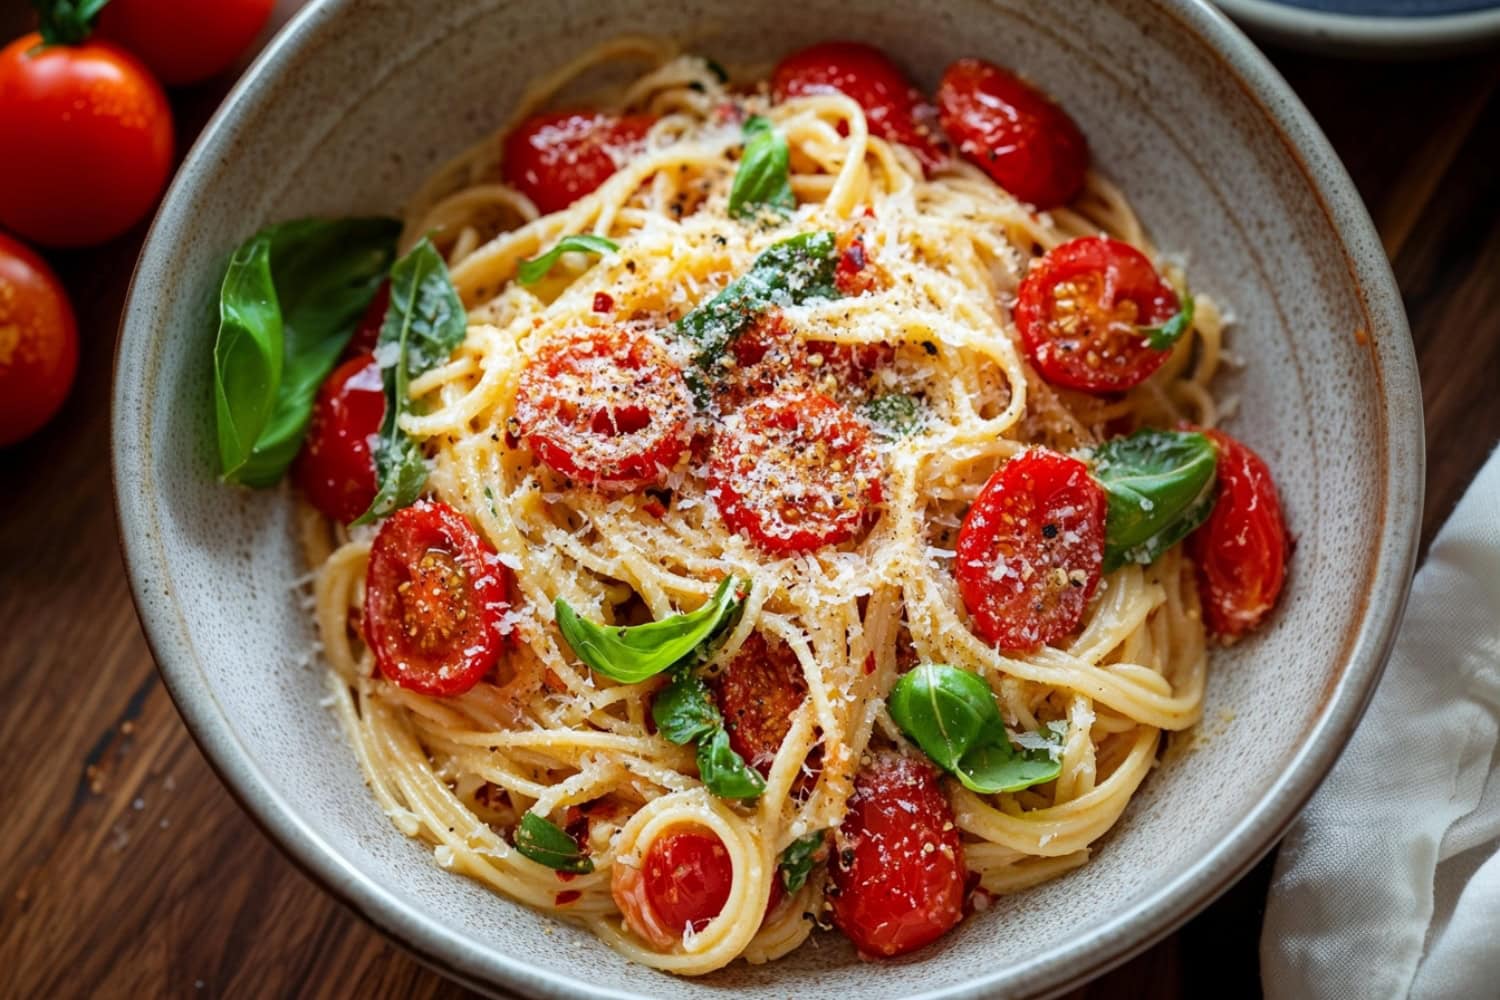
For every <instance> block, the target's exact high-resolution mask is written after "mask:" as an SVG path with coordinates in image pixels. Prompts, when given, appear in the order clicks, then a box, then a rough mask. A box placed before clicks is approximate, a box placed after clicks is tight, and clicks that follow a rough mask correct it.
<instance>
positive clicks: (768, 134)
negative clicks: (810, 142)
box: [729, 115, 797, 219]
mask: <svg viewBox="0 0 1500 1000" xmlns="http://www.w3.org/2000/svg"><path fill="white" fill-rule="evenodd" d="M787 162H788V151H787V145H786V135H785V134H783V133H782V131H781V130H780V129H778V128H777V127H776V126H775V125H773V124H771V119H769V118H766V117H765V116H763V115H751V116H750V117H749V118H747V119H746V120H745V153H744V155H743V156H741V157H740V165H739V169H737V170H736V171H735V172H734V183H733V184H731V185H730V188H729V215H730V217H731V218H735V219H750V218H755V217H756V216H758V215H760V214H761V213H762V212H771V213H773V214H775V215H779V216H786V215H787V214H788V213H790V212H791V210H792V209H794V208H796V207H797V199H796V197H795V196H794V195H793V194H792V177H791V173H790V169H789V168H788V166H787Z"/></svg>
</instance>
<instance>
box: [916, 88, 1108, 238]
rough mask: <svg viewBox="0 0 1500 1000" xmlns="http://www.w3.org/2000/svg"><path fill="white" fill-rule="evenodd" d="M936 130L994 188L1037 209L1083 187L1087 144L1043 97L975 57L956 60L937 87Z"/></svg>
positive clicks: (1052, 205)
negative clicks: (938, 122) (944, 133)
mask: <svg viewBox="0 0 1500 1000" xmlns="http://www.w3.org/2000/svg"><path fill="white" fill-rule="evenodd" d="M937 97H938V113H939V115H940V117H941V118H942V122H943V128H944V129H945V130H946V131H947V133H948V135H949V136H950V137H951V138H952V139H953V141H954V142H955V143H956V144H957V145H958V151H959V152H960V153H962V154H963V155H964V157H965V158H966V159H968V160H969V161H971V162H973V163H975V164H977V165H978V167H979V168H980V169H981V170H983V171H984V172H985V173H987V174H989V175H990V178H991V179H992V180H994V182H995V183H996V184H999V185H1000V186H1001V187H1003V188H1005V190H1007V191H1009V192H1010V193H1011V194H1013V195H1015V196H1016V197H1017V198H1019V199H1020V200H1022V201H1024V202H1029V203H1030V204H1032V205H1035V206H1036V207H1037V208H1039V209H1043V210H1046V209H1049V208H1056V207H1058V206H1059V205H1066V204H1067V203H1068V202H1070V201H1072V200H1073V199H1074V198H1075V197H1076V196H1077V194H1078V192H1079V191H1081V190H1082V189H1083V180H1084V174H1085V172H1086V171H1087V170H1088V165H1089V146H1088V142H1087V140H1085V139H1084V137H1083V132H1082V131H1080V130H1079V128H1078V125H1077V123H1075V122H1074V121H1073V119H1072V118H1070V117H1069V116H1068V113H1067V112H1066V111H1064V110H1063V109H1062V108H1060V107H1058V106H1057V105H1056V104H1055V103H1054V102H1053V101H1052V99H1051V98H1050V97H1048V96H1047V95H1046V94H1044V93H1042V92H1041V91H1040V90H1037V89H1036V88H1035V87H1033V86H1032V85H1031V84H1029V83H1027V82H1026V81H1025V80H1022V79H1021V78H1020V77H1018V76H1016V75H1015V74H1014V73H1012V72H1010V71H1009V70H1006V69H1001V68H1000V67H999V66H996V65H994V64H993V63H988V62H985V61H984V60H982V59H960V60H958V61H957V62H955V63H954V64H953V65H952V66H949V67H948V70H947V72H945V73H944V74H943V80H942V82H941V83H940V84H939V85H938V95H937Z"/></svg>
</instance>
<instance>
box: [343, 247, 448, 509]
mask: <svg viewBox="0 0 1500 1000" xmlns="http://www.w3.org/2000/svg"><path fill="white" fill-rule="evenodd" d="M467 330H468V321H467V319H466V314H465V312H464V304H463V302H462V300H460V299H459V297H458V291H457V289H455V288H454V287H453V281H452V279H450V278H449V276H448V265H447V263H446V262H444V260H443V255H442V254H440V253H438V252H437V248H436V247H434V246H433V245H432V243H431V241H429V240H428V239H426V238H425V237H424V238H423V239H422V241H421V242H419V243H418V244H417V245H416V246H414V247H412V248H411V250H410V252H408V253H407V255H406V256H405V257H402V258H401V259H400V260H398V261H396V263H395V266H394V267H392V268H391V304H390V306H389V307H388V308H387V309H386V313H385V321H384V322H383V323H381V325H380V340H379V341H378V343H377V344H376V346H375V360H376V361H378V362H379V363H380V378H381V381H382V383H384V386H385V417H384V419H383V420H382V421H381V424H380V435H379V437H378V438H377V439H376V442H375V446H374V447H373V448H372V449H371V452H372V455H373V457H374V459H375V482H376V484H377V485H378V489H377V491H376V493H375V499H374V500H373V501H372V502H371V503H370V509H369V510H367V511H365V512H364V513H363V514H362V515H360V517H359V519H358V520H356V521H355V522H354V523H355V524H368V523H370V522H371V521H374V520H375V519H376V518H381V517H385V516H387V515H388V514H390V513H392V512H393V511H396V510H399V509H400V508H402V507H408V506H410V505H411V504H412V502H413V501H415V500H416V499H417V497H418V496H420V495H421V493H422V486H423V485H424V484H425V483H426V482H427V461H426V459H425V458H423V456H422V449H421V448H420V447H419V446H418V445H417V443H416V442H415V441H413V440H411V439H410V438H408V437H407V436H406V432H405V431H403V430H402V429H401V427H400V424H399V420H400V418H401V415H402V414H403V413H406V412H407V411H408V410H410V409H411V398H410V397H411V393H410V391H409V387H410V385H411V380H412V379H414V378H416V377H417V376H418V375H421V374H423V373H424V372H428V371H431V370H432V369H434V368H436V367H437V366H438V365H441V364H443V363H444V362H446V361H447V360H448V359H449V358H450V357H451V356H452V355H453V352H454V351H455V350H457V349H458V347H459V345H460V344H462V343H463V342H464V334H465V332H466V331H467Z"/></svg>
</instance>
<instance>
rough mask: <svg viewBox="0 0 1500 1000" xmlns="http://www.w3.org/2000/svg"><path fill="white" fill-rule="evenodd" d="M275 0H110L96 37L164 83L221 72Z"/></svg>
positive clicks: (261, 23)
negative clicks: (112, 44)
mask: <svg viewBox="0 0 1500 1000" xmlns="http://www.w3.org/2000/svg"><path fill="white" fill-rule="evenodd" d="M275 6H276V0H213V2H212V3H205V2H204V0H110V2H109V3H108V4H107V5H106V6H105V8H104V11H103V13H101V14H100V15H99V34H100V36H101V37H104V38H108V39H110V40H111V41H115V42H119V43H120V45H122V46H124V47H125V48H126V49H128V50H130V51H131V52H133V53H135V54H136V55H137V56H140V58H141V61H142V62H144V63H145V64H146V65H147V66H149V67H151V71H152V72H153V73H155V74H156V76H157V79H159V80H161V81H162V82H163V83H167V84H173V85H180V84H185V83H197V82H198V81H199V80H206V79H208V78H209V77H211V76H216V75H218V74H219V73H222V72H224V71H225V70H226V69H228V68H229V67H230V66H232V65H233V64H234V61H235V60H236V59H238V58H239V57H240V56H241V55H243V54H244V53H245V50H246V49H248V48H249V47H250V43H251V42H252V41H254V40H255V36H256V35H258V34H260V29H261V28H264V27H265V26H266V21H267V20H268V19H269V18H270V16H271V9H272V8H273V7H275Z"/></svg>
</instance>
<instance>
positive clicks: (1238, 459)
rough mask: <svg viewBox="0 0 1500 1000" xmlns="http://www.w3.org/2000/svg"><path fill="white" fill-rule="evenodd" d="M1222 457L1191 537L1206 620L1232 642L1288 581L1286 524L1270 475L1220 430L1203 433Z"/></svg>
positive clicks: (1212, 629) (1267, 610)
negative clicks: (1213, 491)
mask: <svg viewBox="0 0 1500 1000" xmlns="http://www.w3.org/2000/svg"><path fill="white" fill-rule="evenodd" d="M1204 433H1205V434H1207V435H1208V436H1209V438H1210V439H1211V440H1212V441H1213V443H1214V447H1215V448H1217V449H1218V452H1219V466H1218V471H1219V498H1218V500H1217V501H1216V502H1215V503H1214V510H1213V513H1212V514H1210V515H1209V516H1208V520H1207V521H1205V522H1204V523H1203V524H1202V526H1200V527H1199V528H1198V530H1197V531H1195V532H1193V533H1192V534H1191V535H1189V536H1188V554H1189V555H1190V556H1192V558H1193V562H1194V563H1196V564H1197V567H1198V594H1199V596H1200V597H1201V598H1202V601H1203V618H1204V621H1205V622H1206V623H1207V624H1208V630H1209V631H1210V632H1211V633H1213V634H1214V635H1215V636H1217V637H1219V638H1221V639H1225V640H1230V639H1236V638H1238V637H1240V636H1242V635H1244V634H1245V633H1246V632H1248V631H1250V630H1251V629H1253V628H1255V626H1257V625H1259V624H1260V623H1261V621H1262V620H1264V618H1265V617H1266V615H1268V614H1270V612H1271V609H1272V608H1273V607H1275V606H1276V599H1277V598H1278V597H1279V596H1281V585H1282V583H1283V582H1284V581H1285V578H1286V559H1287V551H1288V549H1289V547H1290V544H1289V541H1288V539H1287V532H1286V522H1285V521H1284V520H1283V519H1282V516H1281V501H1280V499H1278V497H1277V496H1276V484H1275V483H1274V482H1273V481H1272V479H1271V470H1270V469H1268V468H1266V463H1265V462H1263V461H1261V459H1260V456H1259V455H1257V454H1255V452H1253V451H1251V450H1250V449H1249V448H1247V447H1245V446H1244V445H1243V444H1241V443H1240V442H1238V441H1236V440H1235V439H1234V438H1232V437H1230V436H1229V435H1228V434H1225V433H1224V432H1223V431H1217V430H1215V431H1204Z"/></svg>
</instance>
